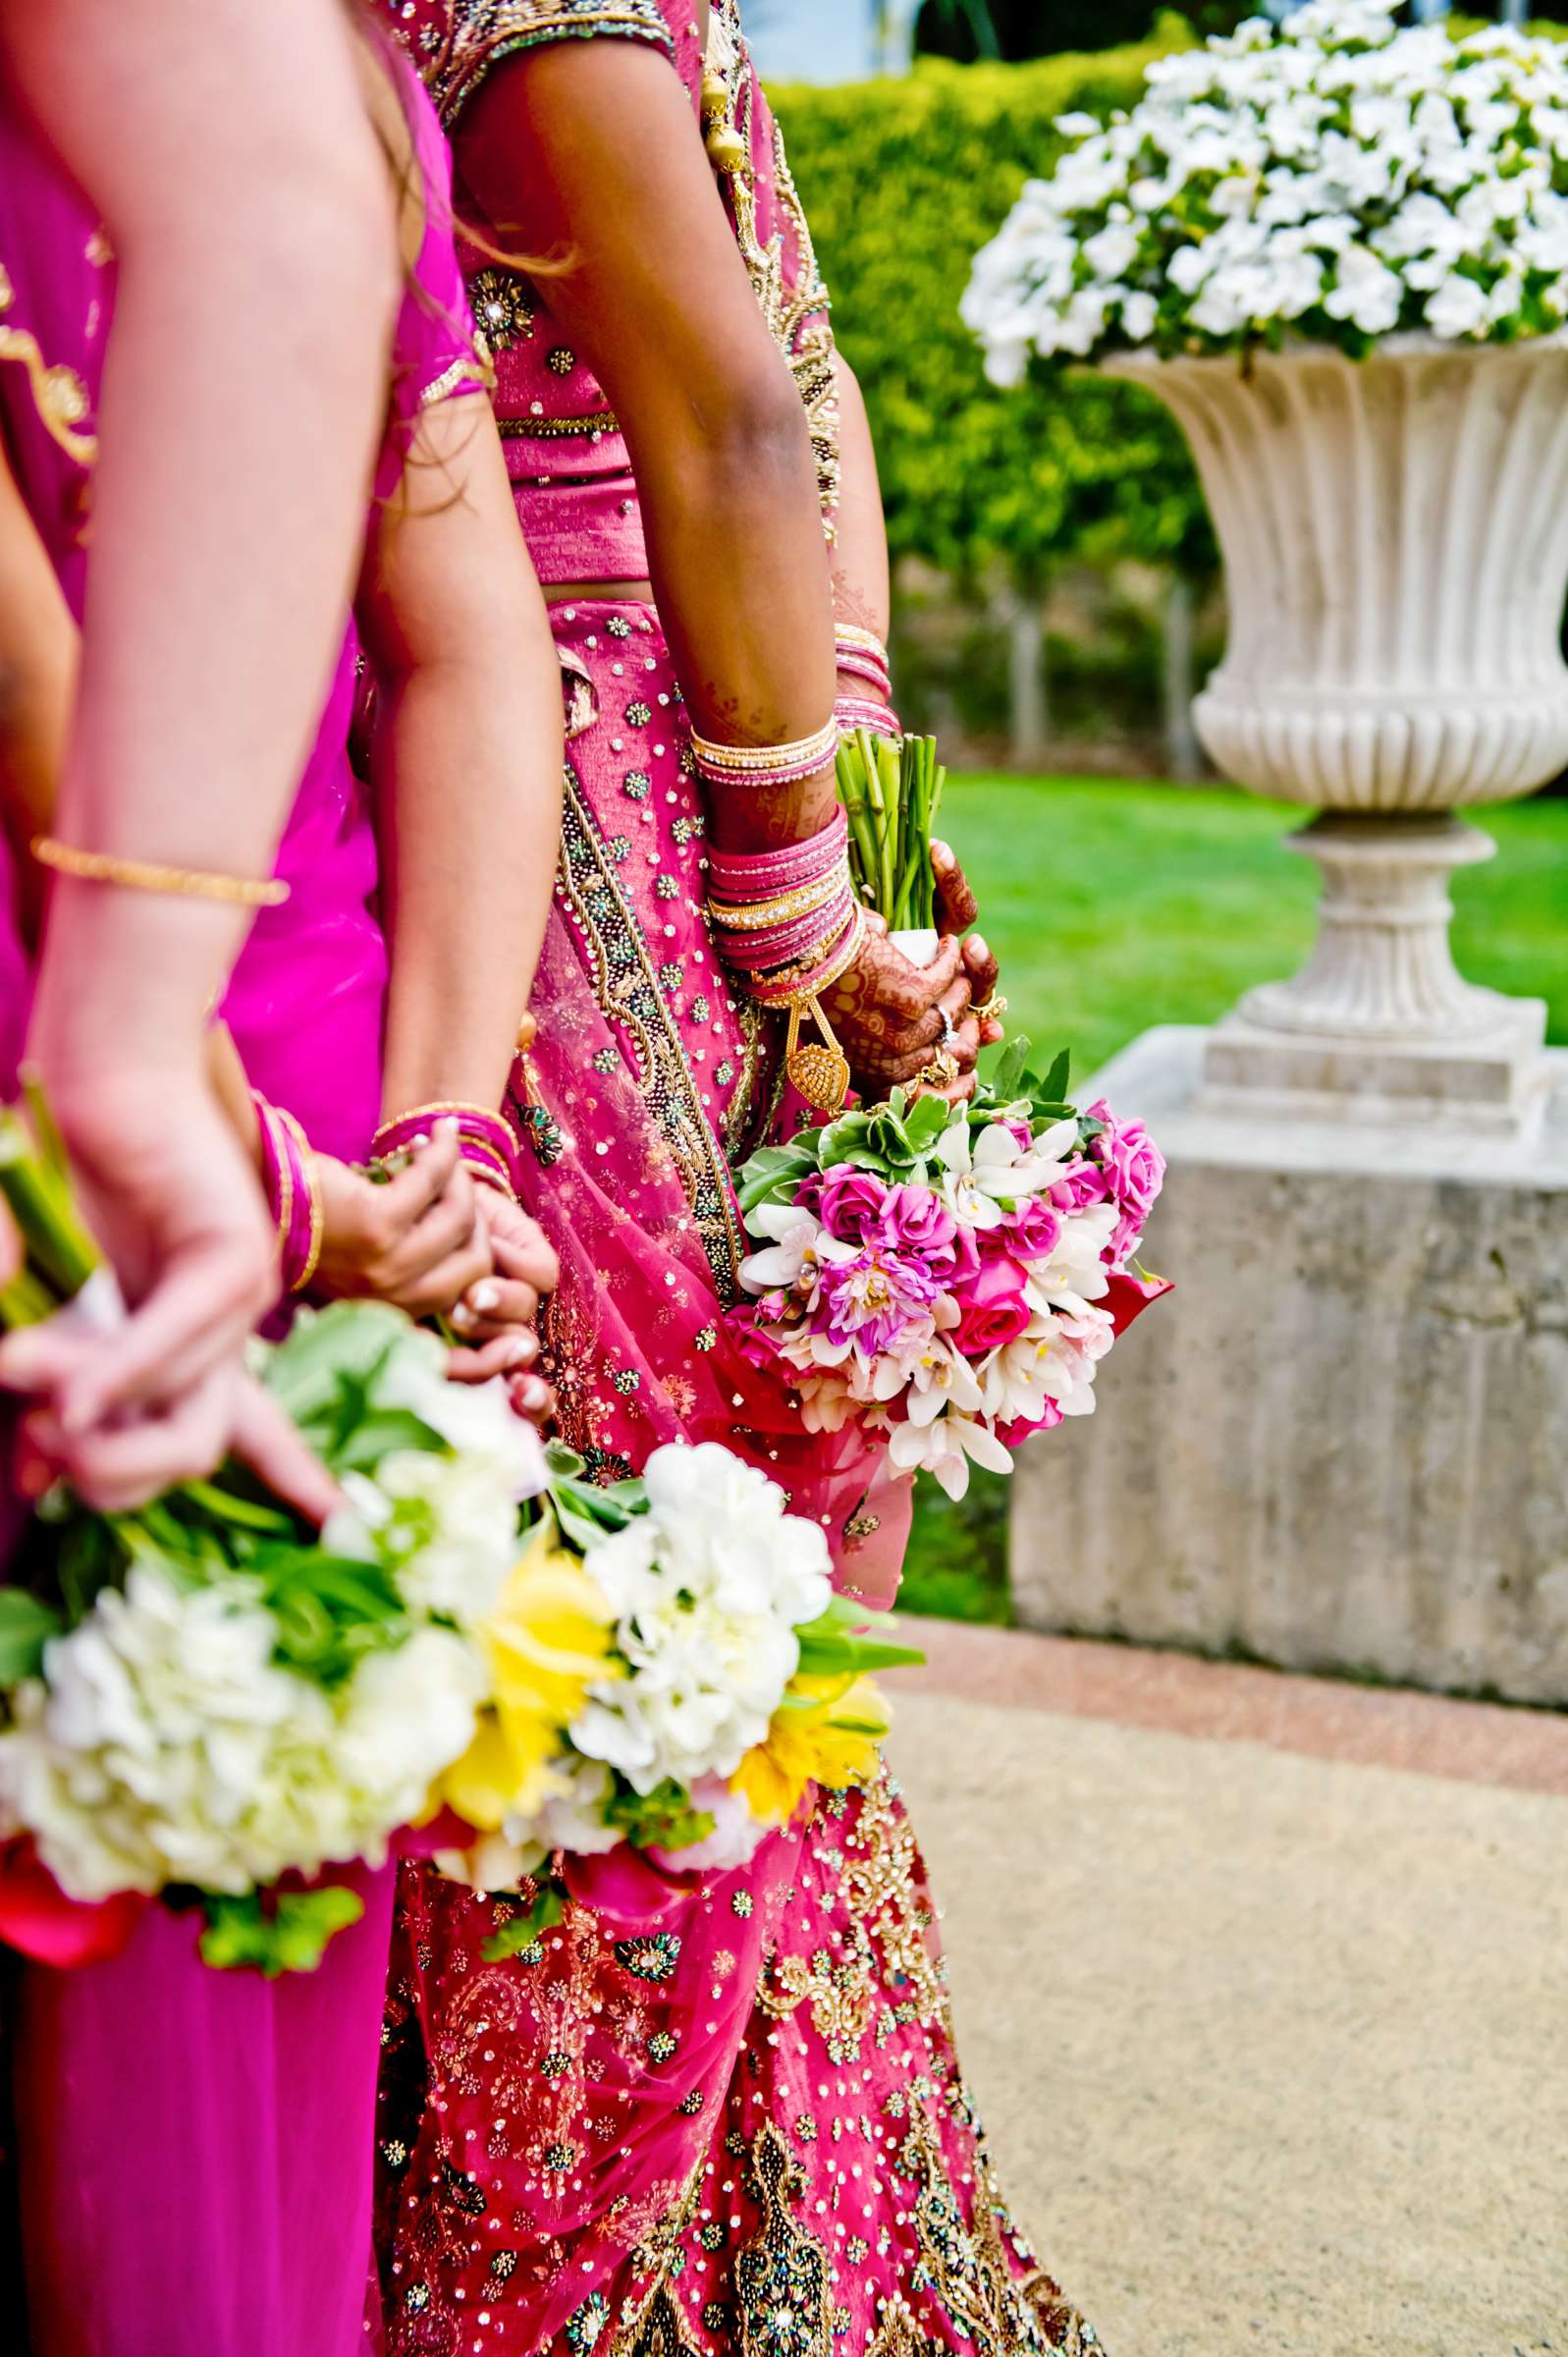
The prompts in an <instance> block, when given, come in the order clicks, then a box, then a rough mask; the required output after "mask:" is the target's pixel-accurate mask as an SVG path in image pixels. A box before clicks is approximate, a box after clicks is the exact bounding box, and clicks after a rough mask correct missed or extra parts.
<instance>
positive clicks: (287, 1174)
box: [250, 1090, 294, 1259]
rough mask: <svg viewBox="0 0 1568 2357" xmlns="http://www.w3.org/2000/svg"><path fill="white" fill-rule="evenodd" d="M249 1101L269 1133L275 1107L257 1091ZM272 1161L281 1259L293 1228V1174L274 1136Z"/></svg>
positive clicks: (275, 1118)
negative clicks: (273, 1163) (274, 1167)
mask: <svg viewBox="0 0 1568 2357" xmlns="http://www.w3.org/2000/svg"><path fill="white" fill-rule="evenodd" d="M250 1101H251V1103H252V1104H253V1105H254V1107H255V1109H256V1120H257V1121H258V1122H259V1123H260V1124H261V1126H262V1127H263V1128H264V1129H267V1130H269V1131H270V1130H271V1128H272V1124H273V1123H274V1122H276V1121H277V1120H278V1119H279V1115H278V1109H277V1107H276V1106H275V1105H269V1104H268V1102H267V1100H266V1098H265V1097H264V1096H262V1095H261V1094H260V1092H259V1091H257V1090H252V1092H251V1100H250ZM272 1159H273V1161H274V1162H275V1163H276V1164H277V1166H278V1234H277V1239H276V1240H277V1245H278V1255H279V1258H280V1259H281V1258H282V1256H283V1247H284V1245H285V1244H286V1243H287V1242H288V1241H289V1231H290V1229H291V1228H292V1227H293V1226H294V1172H293V1171H292V1170H291V1168H290V1166H289V1157H288V1155H287V1154H284V1153H281V1152H280V1151H279V1148H278V1144H277V1139H276V1135H275V1134H274V1137H273V1145H272Z"/></svg>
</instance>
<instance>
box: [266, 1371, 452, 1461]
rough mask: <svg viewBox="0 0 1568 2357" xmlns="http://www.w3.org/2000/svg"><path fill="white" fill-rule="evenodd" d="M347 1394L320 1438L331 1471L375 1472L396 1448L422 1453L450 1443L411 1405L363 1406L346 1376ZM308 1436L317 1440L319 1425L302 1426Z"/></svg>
mask: <svg viewBox="0 0 1568 2357" xmlns="http://www.w3.org/2000/svg"><path fill="white" fill-rule="evenodd" d="M344 1388H345V1398H343V1400H342V1401H341V1403H340V1412H339V1415H338V1417H337V1419H336V1422H335V1424H334V1425H333V1427H332V1428H331V1429H330V1432H329V1433H328V1434H327V1435H326V1436H324V1437H322V1438H321V1439H320V1442H319V1454H320V1456H321V1461H322V1463H323V1464H324V1465H325V1466H326V1467H327V1469H328V1471H329V1472H331V1473H337V1474H343V1473H373V1472H374V1471H375V1469H376V1467H377V1465H379V1464H380V1462H381V1460H382V1458H383V1457H384V1456H390V1455H391V1454H392V1453H393V1452H394V1450H401V1449H412V1450H415V1451H417V1452H419V1453H421V1454H437V1455H439V1454H440V1453H442V1452H443V1451H444V1450H445V1448H446V1446H447V1444H446V1442H445V1441H444V1440H443V1439H442V1437H441V1435H440V1433H439V1432H437V1431H436V1429H435V1427H434V1426H433V1425H431V1424H427V1423H426V1422H425V1420H424V1418H423V1417H422V1416H417V1415H415V1414H414V1411H413V1409H412V1408H411V1407H372V1406H370V1405H368V1404H366V1405H365V1406H363V1407H362V1408H361V1407H360V1406H359V1405H358V1404H357V1401H356V1400H354V1399H351V1398H350V1397H348V1394H349V1393H350V1392H351V1390H352V1389H353V1386H352V1384H351V1379H349V1378H346V1379H345V1387H344ZM300 1429H301V1430H302V1432H303V1433H304V1436H305V1438H306V1440H308V1441H311V1442H313V1443H314V1442H316V1441H317V1438H318V1431H317V1428H316V1427H315V1426H313V1425H310V1424H305V1425H302V1426H301V1427H300Z"/></svg>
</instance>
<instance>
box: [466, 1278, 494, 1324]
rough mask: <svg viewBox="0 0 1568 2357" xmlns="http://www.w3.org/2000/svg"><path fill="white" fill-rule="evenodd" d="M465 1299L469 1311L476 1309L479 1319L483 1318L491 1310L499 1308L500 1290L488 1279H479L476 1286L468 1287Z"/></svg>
mask: <svg viewBox="0 0 1568 2357" xmlns="http://www.w3.org/2000/svg"><path fill="white" fill-rule="evenodd" d="M465 1298H466V1300H467V1302H468V1305H469V1307H470V1308H471V1309H476V1310H477V1311H478V1312H479V1314H480V1316H481V1317H485V1316H488V1314H489V1312H490V1311H491V1310H493V1309H499V1308H500V1307H501V1288H500V1286H499V1285H494V1284H492V1283H491V1281H490V1279H489V1278H488V1277H481V1278H480V1280H479V1282H478V1284H477V1285H470V1286H469V1288H468V1290H467V1294H466V1296H465Z"/></svg>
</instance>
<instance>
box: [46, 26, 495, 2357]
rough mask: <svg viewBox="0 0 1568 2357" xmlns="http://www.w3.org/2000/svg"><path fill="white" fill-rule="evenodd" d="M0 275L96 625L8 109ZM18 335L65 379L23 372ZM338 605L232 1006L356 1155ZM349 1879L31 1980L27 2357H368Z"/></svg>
mask: <svg viewBox="0 0 1568 2357" xmlns="http://www.w3.org/2000/svg"><path fill="white" fill-rule="evenodd" d="M401 74H402V68H401V66H400V75H401ZM406 97H407V103H408V106H409V109H410V120H411V123H412V126H413V129H414V134H415V145H416V153H417V160H418V163H419V166H420V169H421V171H422V172H423V174H424V176H425V179H426V184H427V191H428V198H429V202H428V206H427V227H426V235H425V240H424V247H423V251H422V252H421V254H420V256H419V260H418V264H417V267H416V269H415V271H414V273H413V280H412V283H411V284H410V286H409V288H408V291H407V296H406V301H405V303H404V305H403V311H402V315H401V318H400V321H399V325H398V329H397V335H396V340H395V355H394V358H395V375H394V386H393V396H392V414H391V416H390V418H389V429H388V435H387V441H386V446H385V449H384V452H383V455H382V460H381V465H380V469H379V472H378V477H377V485H376V489H377V494H378V496H386V495H387V494H389V493H390V492H392V491H393V490H394V489H395V487H396V484H397V481H398V478H399V475H400V472H401V470H402V465H403V456H404V452H405V449H406V439H407V434H408V431H409V428H410V426H411V423H412V421H413V419H414V417H415V416H416V415H417V412H418V409H419V407H420V404H421V400H422V399H424V398H430V397H432V396H433V397H437V398H439V397H440V396H441V395H442V394H443V393H453V392H460V391H463V390H472V389H474V387H475V385H476V383H477V379H476V377H475V375H474V374H473V370H472V364H471V363H472V353H471V343H470V328H469V322H468V318H467V311H466V304H465V301H464V299H463V294H462V287H461V282H460V278H459V275H458V271H457V264H456V259H455V255H454V251H453V244H452V232H451V222H450V211H449V199H448V193H447V192H448V179H447V173H448V163H447V157H446V151H445V148H444V144H443V142H442V139H441V137H440V133H439V130H438V129H437V127H436V124H435V121H434V118H433V116H432V114H431V112H430V109H429V105H428V102H427V100H426V99H425V97H424V94H423V91H422V90H421V89H419V87H418V85H417V82H415V80H414V78H413V77H412V76H411V75H408V76H406ZM0 268H3V269H4V271H5V273H6V277H5V279H4V282H3V285H4V291H5V292H4V301H3V303H0V425H3V429H4V432H5V435H6V441H7V447H8V449H9V451H10V454H11V460H12V464H13V466H14V468H15V470H16V472H17V476H18V480H19V482H20V484H21V487H22V490H23V494H24V497H25V499H26V501H27V506H28V510H29V513H30V514H31V516H32V518H33V521H34V522H35V524H36V526H37V528H38V530H39V533H40V535H41V536H42V538H43V540H44V542H45V544H46V546H47V548H48V550H49V553H50V555H51V557H52V558H53V560H54V563H55V565H56V569H57V571H58V573H59V576H60V578H61V581H62V583H63V585H64V587H65V590H66V594H67V598H68V602H69V603H70V605H71V607H72V610H73V612H74V613H76V614H77V615H78V616H79V617H80V615H81V606H82V593H83V584H84V576H85V570H86V566H87V563H88V562H89V558H90V544H89V538H88V534H87V532H86V529H85V526H86V524H87V521H88V520H89V518H90V488H91V484H90V461H91V456H92V446H91V428H92V422H93V416H94V412H95V410H96V405H97V387H98V383H99V379H100V376H101V371H102V360H103V351H104V346H105V343H106V341H107V337H108V334H109V331H110V321H111V317H112V308H113V293H114V272H113V267H112V264H111V262H110V259H109V256H108V254H107V252H106V249H105V247H104V245H103V241H102V238H101V236H100V235H99V233H98V230H97V225H96V222H95V220H94V218H93V216H92V214H91V212H90V211H89V210H88V209H87V208H86V207H85V204H84V202H83V200H82V198H81V195H80V194H79V192H77V191H76V190H75V189H74V188H72V187H71V186H70V185H69V184H68V183H66V182H65V181H64V180H63V179H62V178H61V176H60V175H59V173H58V171H57V170H56V168H55V166H54V164H53V162H52V161H51V159H50V158H49V157H48V156H47V155H45V154H44V153H42V152H41V151H40V150H39V149H38V148H37V146H36V145H35V144H34V142H33V140H32V138H31V137H30V135H29V133H28V131H27V127H26V126H25V125H24V124H22V123H21V122H20V121H18V120H17V119H16V118H15V117H14V115H13V114H12V113H11V112H10V111H9V110H7V109H6V108H5V107H4V106H3V105H0ZM235 332H236V333H237V334H238V333H243V322H236V327H235ZM23 335H27V336H30V337H31V338H32V340H33V343H34V345H35V346H36V348H37V350H38V351H39V352H40V353H41V355H42V356H43V359H44V360H45V362H46V363H47V364H48V366H49V368H50V369H51V370H53V371H54V372H55V373H54V374H53V375H52V376H50V377H48V378H46V379H40V378H39V377H38V375H37V372H36V370H35V369H33V368H32V367H31V366H30V365H29V362H28V359H27V348H26V347H25V346H23V345H22V344H21V343H20V341H19V338H20V337H21V336H23ZM236 463H237V464H243V453H237V456H236ZM236 561H237V562H243V555H241V556H237V560H236ZM222 594H223V583H222V582H221V581H217V582H214V583H213V595H214V597H221V596H222ZM345 623H346V628H345V633H344V637H343V641H342V644H341V647H340V649H339V651H338V655H337V660H336V663H335V666H334V671H333V677H332V681H331V685H330V687H329V689H328V692H327V696H326V701H325V704H324V707H323V710H322V716H321V721H320V725H319V728H318V731H317V734H316V739H315V742H314V744H313V746H312V748H311V750H310V754H309V757H308V760H307V762H306V764H305V767H304V770H303V773H302V775H301V779H300V784H299V789H298V793H297V798H296V801H295V805H294V808H293V811H292V813H291V816H290V819H289V823H288V827H287V830H286V833H285V836H284V840H283V844H282V847H281V849H280V851H279V855H278V860H277V873H278V874H279V875H281V876H284V877H286V878H287V879H288V881H289V884H290V887H291V892H290V898H289V900H288V902H287V903H286V904H284V905H283V906H281V907H279V908H276V909H268V910H266V911H264V912H263V914H262V916H261V917H260V918H259V919H258V921H257V923H256V926H255V928H254V930H253V932H252V933H251V935H250V938H249V940H248V942H247V943H246V946H245V948H244V950H243V954H242V956H241V958H240V960H239V962H238V964H237V966H236V969H235V973H234V976H233V980H232V984H231V987H230V990H229V993H228V997H227V999H226V1001H225V1007H224V1012H225V1014H226V1015H227V1016H228V1019H229V1021H230V1023H231V1026H232V1028H233V1030H234V1033H235V1037H236V1039H237V1042H238V1044H239V1046H240V1049H241V1052H242V1054H243V1057H244V1059H245V1063H246V1066H247V1068H248V1069H249V1072H250V1074H251V1077H252V1078H253V1079H254V1080H255V1082H256V1083H257V1085H258V1086H260V1087H262V1088H264V1089H265V1090H266V1092H267V1094H268V1095H269V1096H271V1097H272V1098H273V1099H274V1100H275V1102H277V1103H278V1104H281V1105H285V1106H288V1107H289V1108H290V1109H291V1110H292V1111H294V1112H295V1113H296V1114H297V1115H298V1117H299V1118H300V1120H301V1121H302V1122H303V1123H304V1124H305V1125H306V1127H307V1128H308V1130H309V1132H310V1134H311V1136H312V1138H313V1140H314V1142H316V1143H317V1144H319V1145H321V1146H322V1147H324V1148H325V1149H327V1150H328V1151H330V1152H333V1153H336V1154H339V1155H357V1154H361V1153H363V1152H364V1151H365V1149H366V1147H367V1146H368V1143H369V1139H370V1135H371V1131H372V1130H373V1128H374V1125H375V1123H376V1120H377V1118H378V1114H379V1102H380V1054H381V1020H382V1002H383V996H384V989H385V980H386V958H385V951H384V947H383V943H382V938H381V932H380V927H379V925H378V924H377V922H376V918H375V915H374V911H373V908H372V905H371V895H372V893H373V890H374V885H375V872H376V866H375V847H374V840H373V837H372V834H371V829H370V823H369V815H368V812H367V810H366V808H365V805H364V801H363V797H362V795H361V793H360V790H359V788H358V787H357V785H356V784H355V781H354V778H353V776H352V773H351V769H350V765H349V759H348V727H349V714H350V705H351V695H352V687H353V673H354V662H355V654H356V648H355V642H354V638H353V633H352V630H351V628H350V627H348V618H347V617H346V618H345ZM0 887H3V891H0V1087H4V1088H5V1089H6V1091H7V1093H8V1094H9V1090H10V1085H11V1083H12V1082H13V1081H14V1076H15V1059H16V1055H17V1052H18V1049H19V1046H20V1042H21V1038H22V1033H23V1029H24V1027H25V1021H26V1004H27V961H26V959H25V957H24V955H23V952H22V949H21V944H20V940H19V938H18V934H17V930H16V926H15V922H14V918H13V914H12V908H13V900H12V888H11V887H12V878H11V871H10V868H9V866H7V868H6V869H5V871H4V874H3V876H0ZM359 1886H360V1889H361V1891H362V1894H363V1897H364V1901H365V1913H364V1916H363V1919H362V1920H361V1922H360V1923H359V1924H357V1925H356V1926H355V1927H354V1928H353V1929H352V1930H351V1931H349V1932H346V1933H344V1934H342V1935H340V1937H339V1938H338V1939H337V1940H335V1941H334V1942H333V1944H332V1946H331V1947H330V1949H329V1950H328V1954H327V1957H326V1960H325V1962H324V1963H323V1965H322V1967H321V1969H320V1970H319V1971H318V1972H317V1973H315V1974H313V1975H310V1976H289V1977H285V1978H284V1979H281V1980H279V1981H276V1982H266V1981H263V1980H262V1979H260V1978H259V1977H258V1976H257V1975H255V1974H252V1973H246V1972H214V1971H211V1970H209V1969H208V1968H207V1967H206V1966H205V1965H203V1964H202V1963H200V1961H199V1960H198V1957H197V1954H196V1946H195V1942H196V1931H195V1924H194V1920H193V1919H192V1918H191V1917H190V1916H189V1915H186V1916H175V1915H172V1914H169V1913H167V1912H165V1911H164V1910H162V1909H161V1908H154V1909H152V1910H150V1911H149V1912H148V1913H147V1914H146V1915H145V1916H144V1917H143V1919H142V1921H141V1924H140V1927H139V1928H138V1930H137V1931H136V1933H135V1937H134V1938H133V1940H132V1943H131V1945H130V1946H129V1947H128V1948H127V1949H126V1951H125V1953H124V1954H123V1955H121V1956H119V1957H117V1958H115V1959H114V1960H113V1961H112V1962H109V1963H104V1964H95V1965H89V1966H84V1967H82V1968H81V1969H80V1970H76V1971H71V1972H57V1971H51V1970H47V1969H45V1968H44V1967H42V1966H34V1965H28V1966H24V1967H20V1968H16V1969H15V1970H14V1971H13V1972H12V1974H11V1977H10V1979H9V1981H8V1984H7V1991H6V1995H7V2007H6V2009H7V2015H8V2019H7V2024H6V2027H7V2032H8V2044H9V2047H10V2053H11V2059H12V2061H13V2063H14V2066H15V2095H16V2108H17V2126H18V2154H19V2176H20V2186H21V2195H22V2212H23V2235H24V2242H25V2247H26V2257H27V2301H28V2323H29V2327H30V2340H31V2346H32V2349H33V2351H34V2357H280V2352H288V2353H289V2357H306V2352H308V2357H348V2353H349V2352H350V2351H351V2349H352V2348H353V2347H354V2346H355V2345H356V2343H357V2341H358V2339H359V2332H360V2312H361V2309H362V2305H363V2287H364V2253H365V2251H366V2250H367V2248H368V2240H369V2221H370V2155H371V2138H372V2127H373V2116H374V2103H375V2084H376V2067H377V2055H378V2028H379V2021H380V2015H381V2009H382V2001H383V1993H384V1987H385V1975H386V1956H387V1937H388V1924H389V1919H390V1913H391V1903H392V1887H393V1870H392V1869H391V1868H390V1867H389V1868H387V1869H385V1870H383V1871H382V1872H381V1873H379V1874H370V1873H362V1874H361V1875H360V1876H359ZM8 2321H9V2320H8Z"/></svg>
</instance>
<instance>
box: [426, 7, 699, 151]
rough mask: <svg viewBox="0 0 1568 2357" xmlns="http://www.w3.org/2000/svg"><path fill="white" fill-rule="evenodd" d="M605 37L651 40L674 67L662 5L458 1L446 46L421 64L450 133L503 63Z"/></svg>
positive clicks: (450, 14)
mask: <svg viewBox="0 0 1568 2357" xmlns="http://www.w3.org/2000/svg"><path fill="white" fill-rule="evenodd" d="M604 33H608V34H611V35H618V36H619V37H620V38H621V39H622V40H633V41H646V42H648V43H649V45H650V46H651V47H653V48H656V49H662V50H663V51H664V53H665V55H666V56H667V57H668V58H670V59H671V61H672V62H674V58H675V44H674V42H673V40H672V39H671V36H670V27H669V26H668V25H667V24H666V23H665V20H664V15H663V12H662V11H661V10H660V8H659V6H658V0H473V4H472V5H470V6H464V5H463V4H462V0H454V5H453V6H452V7H451V8H450V9H449V10H448V32H447V38H446V41H445V43H444V44H443V45H441V46H440V47H439V48H438V51H437V53H436V54H435V55H433V56H430V57H424V58H421V59H420V60H419V61H418V62H419V66H420V71H421V72H422V73H423V75H424V78H425V82H426V84H427V86H428V88H429V90H430V94H431V96H432V97H433V98H434V100H435V102H436V106H437V109H438V111H439V113H440V115H441V119H442V121H443V123H445V124H446V125H447V127H448V128H449V130H450V128H451V126H452V124H453V122H454V120H455V119H456V117H457V115H458V113H459V110H460V108H461V107H462V106H463V105H464V104H465V103H466V102H467V100H468V99H470V98H471V97H472V96H473V93H474V91H475V90H476V89H477V88H478V87H479V84H480V83H481V82H483V80H484V78H485V76H486V75H487V74H488V73H489V72H490V70H491V68H492V67H493V66H496V65H499V64H500V62H501V60H502V59H503V58H505V57H511V56H512V55H513V54H514V52H515V51H517V50H519V49H536V48H540V47H542V46H543V45H544V44H545V43H546V42H549V41H564V40H591V39H593V38H594V36H595V35H596V34H604ZM408 45H409V46H410V47H411V44H408Z"/></svg>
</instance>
